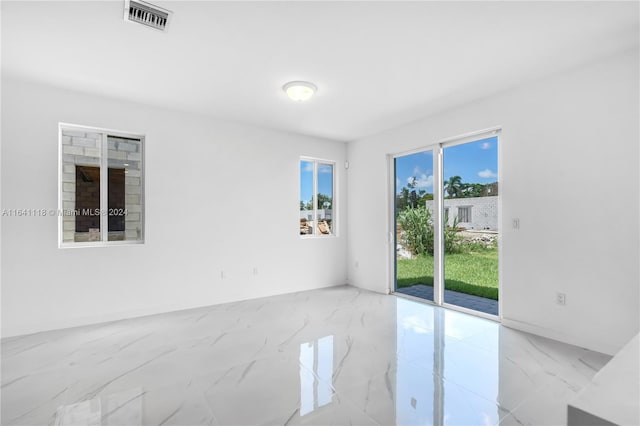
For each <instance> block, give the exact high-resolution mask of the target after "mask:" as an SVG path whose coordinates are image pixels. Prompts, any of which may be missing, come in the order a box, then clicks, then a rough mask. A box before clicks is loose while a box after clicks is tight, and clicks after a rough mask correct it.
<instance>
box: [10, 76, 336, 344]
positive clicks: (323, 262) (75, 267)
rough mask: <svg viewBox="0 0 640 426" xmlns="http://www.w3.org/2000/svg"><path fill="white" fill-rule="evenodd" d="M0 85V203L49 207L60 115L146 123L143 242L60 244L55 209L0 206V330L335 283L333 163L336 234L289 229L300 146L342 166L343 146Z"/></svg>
mask: <svg viewBox="0 0 640 426" xmlns="http://www.w3.org/2000/svg"><path fill="white" fill-rule="evenodd" d="M2 89H3V92H2V208H4V209H11V208H16V209H17V208H38V209H39V208H46V209H50V208H56V207H57V196H58V184H57V172H58V165H57V161H58V140H57V132H58V122H67V123H74V124H82V125H87V126H95V127H102V128H108V129H115V130H124V131H131V132H134V133H142V134H145V135H146V141H145V142H146V147H145V151H146V165H145V167H146V244H144V245H140V246H121V247H103V248H85V249H58V248H57V238H58V237H57V219H56V218H55V217H27V218H25V217H3V218H2V230H3V235H2V335H3V337H6V336H11V335H16V334H24V333H31V332H35V331H40V330H46V329H55V328H61V327H69V326H76V325H80V324H87V323H91V322H99V321H104V320H113V319H120V318H125V317H131V316H136V315H144V314H150V313H157V312H164V311H169V310H176V309H183V308H191V307H196V306H206V305H212V304H218V303H223V302H229V301H235V300H242V299H248V298H255V297H262V296H268V295H274V294H280V293H287V292H294V291H300V290H308V289H313V288H319V287H325V286H333V285H342V284H345V283H346V223H345V219H346V214H345V212H346V204H345V200H346V179H345V178H344V176H343V172H344V168H340V167H338V168H337V170H336V173H337V179H338V185H337V196H338V206H339V207H338V208H339V209H340V207H342V209H340V210H339V213H338V215H339V216H338V218H337V219H338V224H337V226H338V227H339V228H338V232H339V236H338V237H330V238H325V239H322V240H320V239H301V238H300V237H299V235H298V233H299V212H298V207H299V200H298V197H299V180H298V179H299V157H300V156H301V155H304V156H315V157H320V158H323V159H332V160H336V162H337V164H339V165H340V164H344V160H345V157H346V146H345V145H344V144H342V143H336V142H331V141H326V140H321V139H315V138H310V137H304V136H299V135H293V134H286V133H281V132H276V131H270V130H264V129H259V128H254V127H248V126H242V125H237V124H232V123H228V122H221V121H215V120H212V119H208V118H204V117H197V116H191V115H187V114H181V113H176V112H172V111H168V110H160V109H154V108H149V107H145V106H140V105H135V104H129V103H122V102H117V101H113V100H108V99H102V98H97V97H91V96H87V95H81V94H76V93H71V92H68V91H63V90H58V89H55V88H52V87H47V86H40V85H35V84H31V83H26V82H22V81H17V80H7V79H4V78H3V80H2ZM174 147H181V148H182V149H180V150H175V149H173V148H174ZM261 211H265V212H269V215H268V216H262V215H257V214H255V213H252V212H261ZM185 229H187V231H186V232H185V231H184V230H185ZM254 267H257V268H258V275H256V276H254V275H253V268H254ZM221 270H224V271H225V273H226V275H227V278H226V279H221V274H220V272H221Z"/></svg>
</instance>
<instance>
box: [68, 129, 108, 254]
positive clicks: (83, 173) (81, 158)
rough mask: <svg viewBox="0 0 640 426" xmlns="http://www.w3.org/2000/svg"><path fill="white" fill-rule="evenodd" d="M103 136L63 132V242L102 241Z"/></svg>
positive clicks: (71, 131)
mask: <svg viewBox="0 0 640 426" xmlns="http://www.w3.org/2000/svg"><path fill="white" fill-rule="evenodd" d="M101 141H102V135H100V134H99V133H91V132H84V131H76V130H67V129H63V130H62V208H63V210H64V212H65V214H64V216H63V218H62V241H63V242H74V241H75V242H86V241H100V239H101V237H100V155H101Z"/></svg>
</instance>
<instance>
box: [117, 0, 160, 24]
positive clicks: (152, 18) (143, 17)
mask: <svg viewBox="0 0 640 426" xmlns="http://www.w3.org/2000/svg"><path fill="white" fill-rule="evenodd" d="M170 18H171V11H169V10H166V9H163V8H161V7H158V6H155V5H153V4H150V3H146V2H143V1H139V0H125V2H124V20H125V21H131V22H137V23H139V24H142V25H146V26H148V27H151V28H155V29H157V30H160V31H166V30H167V25H168V24H169V19H170Z"/></svg>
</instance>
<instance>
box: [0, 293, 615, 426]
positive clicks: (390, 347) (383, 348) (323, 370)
mask: <svg viewBox="0 0 640 426" xmlns="http://www.w3.org/2000/svg"><path fill="white" fill-rule="evenodd" d="M608 360H609V357H608V356H606V355H602V354H599V353H595V352H590V351H588V350H585V349H580V348H577V347H574V346H570V345H565V344H562V343H559V342H555V341H551V340H548V339H544V338H541V337H537V336H533V335H530V334H526V333H522V332H518V331H515V330H511V329H508V328H505V327H502V326H501V325H500V324H498V323H496V322H493V321H489V320H486V319H482V318H478V317H474V316H470V315H467V314H464V313H460V312H456V311H451V310H446V309H442V308H438V307H434V306H432V305H427V304H422V303H419V302H415V301H412V300H406V299H402V298H397V297H395V296H388V295H381V294H376V293H371V292H367V291H363V290H359V289H356V288H353V287H347V286H345V287H334V288H329V289H322V290H314V291H308V292H301V293H295V294H288V295H282V296H275V297H270V298H264V299H256V300H249V301H244V302H236V303H230V304H225V305H217V306H212V307H207V308H199V309H193V310H188V311H181V312H172V313H167V314H162V315H155V316H149V317H144V318H137V319H131V320H124V321H117V322H112V323H106V324H99V325H92V326H86V327H79V328H74V329H68V330H59V331H52V332H46V333H38V334H34V335H29V336H22V337H15V338H8V339H3V340H2V396H1V398H2V406H1V408H2V418H1V420H2V424H3V425H59V426H63V425H184V426H187V425H262V424H265V425H266V424H268V425H285V424H286V425H295V424H304V425H349V424H351V425H396V424H397V425H498V424H503V425H511V424H515V425H564V424H566V410H567V403H568V401H570V400H571V399H572V398H574V397H575V395H576V393H577V392H578V391H580V389H582V388H583V387H584V386H585V385H586V384H587V383H588V382H589V380H590V379H591V378H592V377H593V375H594V374H595V373H596V372H597V371H598V370H599V369H600V368H601V367H602V366H603V365H604V364H605V363H606V362H607V361H608Z"/></svg>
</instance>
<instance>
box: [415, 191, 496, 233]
mask: <svg viewBox="0 0 640 426" xmlns="http://www.w3.org/2000/svg"><path fill="white" fill-rule="evenodd" d="M460 207H471V222H458V226H460V227H464V228H467V229H477V230H482V229H488V230H491V231H497V230H498V229H499V228H498V197H497V196H491V197H470V198H447V199H445V200H444V208H445V209H449V216H448V217H449V221H448V222H447V224H448V225H449V226H453V222H454V220H455V218H457V217H458V209H459V208H460ZM427 209H429V210H433V201H432V200H429V201H427Z"/></svg>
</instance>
